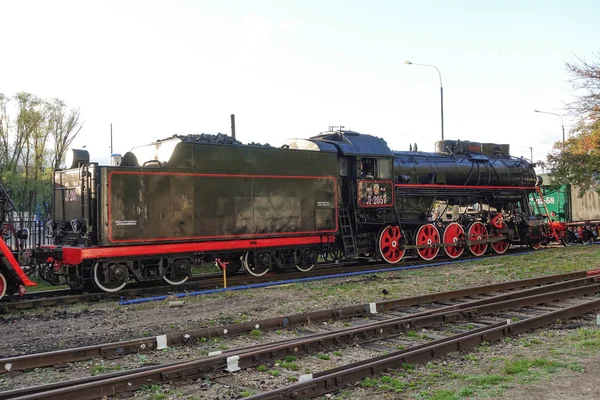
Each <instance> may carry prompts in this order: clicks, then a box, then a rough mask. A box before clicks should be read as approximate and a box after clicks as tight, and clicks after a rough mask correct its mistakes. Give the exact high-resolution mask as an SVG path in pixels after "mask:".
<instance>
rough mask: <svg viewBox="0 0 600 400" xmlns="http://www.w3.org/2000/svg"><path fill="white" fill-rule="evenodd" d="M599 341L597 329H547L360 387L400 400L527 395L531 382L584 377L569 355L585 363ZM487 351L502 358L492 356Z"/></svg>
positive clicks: (410, 368)
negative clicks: (581, 356)
mask: <svg viewBox="0 0 600 400" xmlns="http://www.w3.org/2000/svg"><path fill="white" fill-rule="evenodd" d="M598 340H600V328H596V327H587V328H579V329H577V330H574V331H570V332H568V331H553V330H545V331H541V332H538V333H536V334H535V336H533V337H532V336H530V335H528V336H524V337H518V338H516V339H513V340H511V341H510V343H509V345H508V347H507V344H506V343H499V344H497V345H490V344H489V343H485V344H484V345H483V346H478V347H477V348H475V350H474V351H473V352H472V353H469V354H464V353H462V354H460V353H456V354H452V356H451V357H449V358H447V359H446V361H445V362H443V363H442V362H440V361H439V360H433V361H431V362H429V363H427V364H425V365H412V364H403V365H402V367H401V368H400V369H398V370H393V371H391V372H389V373H387V374H385V375H380V376H376V377H373V378H365V379H363V380H362V381H361V382H360V383H359V386H360V387H362V388H365V389H369V390H376V391H381V392H385V393H390V395H388V397H389V396H391V397H394V396H399V398H417V399H424V400H462V399H471V398H487V397H501V398H504V397H506V396H508V394H507V391H508V390H510V389H515V388H517V389H518V388H520V387H523V389H522V390H527V389H526V387H527V386H528V385H530V384H532V383H534V382H539V381H547V382H553V381H554V380H555V379H554V378H553V376H555V375H556V374H566V376H572V375H573V374H581V373H583V372H584V371H585V368H584V364H583V363H582V361H581V360H580V359H579V358H578V357H579V356H578V355H577V354H576V352H575V351H573V350H575V349H583V350H584V351H585V357H586V358H587V357H594V356H598V355H600V347H598V346H597V341H598ZM532 348H534V349H535V353H532V354H536V356H535V357H528V356H527V354H528V352H530V351H531V349H532ZM491 352H499V353H500V354H501V355H491ZM465 361H467V362H465ZM561 376H562V375H561ZM557 382H558V380H557ZM557 384H560V383H557ZM399 393H402V394H401V395H398V394H399ZM511 396H512V395H511ZM373 397H378V396H377V395H374V396H373ZM380 397H385V396H380ZM517 397H518V396H517Z"/></svg>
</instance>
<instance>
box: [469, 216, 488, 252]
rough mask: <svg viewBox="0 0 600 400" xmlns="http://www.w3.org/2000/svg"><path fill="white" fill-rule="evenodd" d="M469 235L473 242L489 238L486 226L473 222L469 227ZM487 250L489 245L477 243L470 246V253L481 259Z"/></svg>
mask: <svg viewBox="0 0 600 400" xmlns="http://www.w3.org/2000/svg"><path fill="white" fill-rule="evenodd" d="M467 235H468V239H469V240H471V241H476V240H483V239H487V238H488V231H487V228H486V227H485V225H483V224H482V223H481V222H473V223H472V224H471V225H470V226H469V231H468V234H467ZM487 248H488V245H487V243H477V244H474V245H472V246H469V251H470V252H471V254H473V255H474V256H477V257H479V256H482V255H483V254H484V253H485V251H486V250H487Z"/></svg>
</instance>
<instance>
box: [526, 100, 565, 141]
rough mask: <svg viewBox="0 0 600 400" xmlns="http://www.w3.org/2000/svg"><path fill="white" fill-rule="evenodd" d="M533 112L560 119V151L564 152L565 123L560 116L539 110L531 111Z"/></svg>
mask: <svg viewBox="0 0 600 400" xmlns="http://www.w3.org/2000/svg"><path fill="white" fill-rule="evenodd" d="M533 112H536V113H540V114H550V115H556V116H557V117H559V118H560V124H561V126H562V135H563V136H562V149H563V151H565V122H564V121H563V117H562V115H560V114H557V113H553V112H548V111H540V110H533Z"/></svg>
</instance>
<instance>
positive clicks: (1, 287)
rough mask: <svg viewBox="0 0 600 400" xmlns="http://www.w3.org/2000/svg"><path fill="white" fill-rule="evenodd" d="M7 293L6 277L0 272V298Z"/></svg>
mask: <svg viewBox="0 0 600 400" xmlns="http://www.w3.org/2000/svg"><path fill="white" fill-rule="evenodd" d="M5 294H6V278H5V277H4V275H2V273H0V299H1V298H2V297H4V295H5Z"/></svg>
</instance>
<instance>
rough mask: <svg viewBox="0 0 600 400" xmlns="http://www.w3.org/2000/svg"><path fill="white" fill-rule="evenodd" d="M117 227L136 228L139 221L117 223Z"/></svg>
mask: <svg viewBox="0 0 600 400" xmlns="http://www.w3.org/2000/svg"><path fill="white" fill-rule="evenodd" d="M115 225H117V226H135V225H137V221H136V220H127V221H115Z"/></svg>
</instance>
